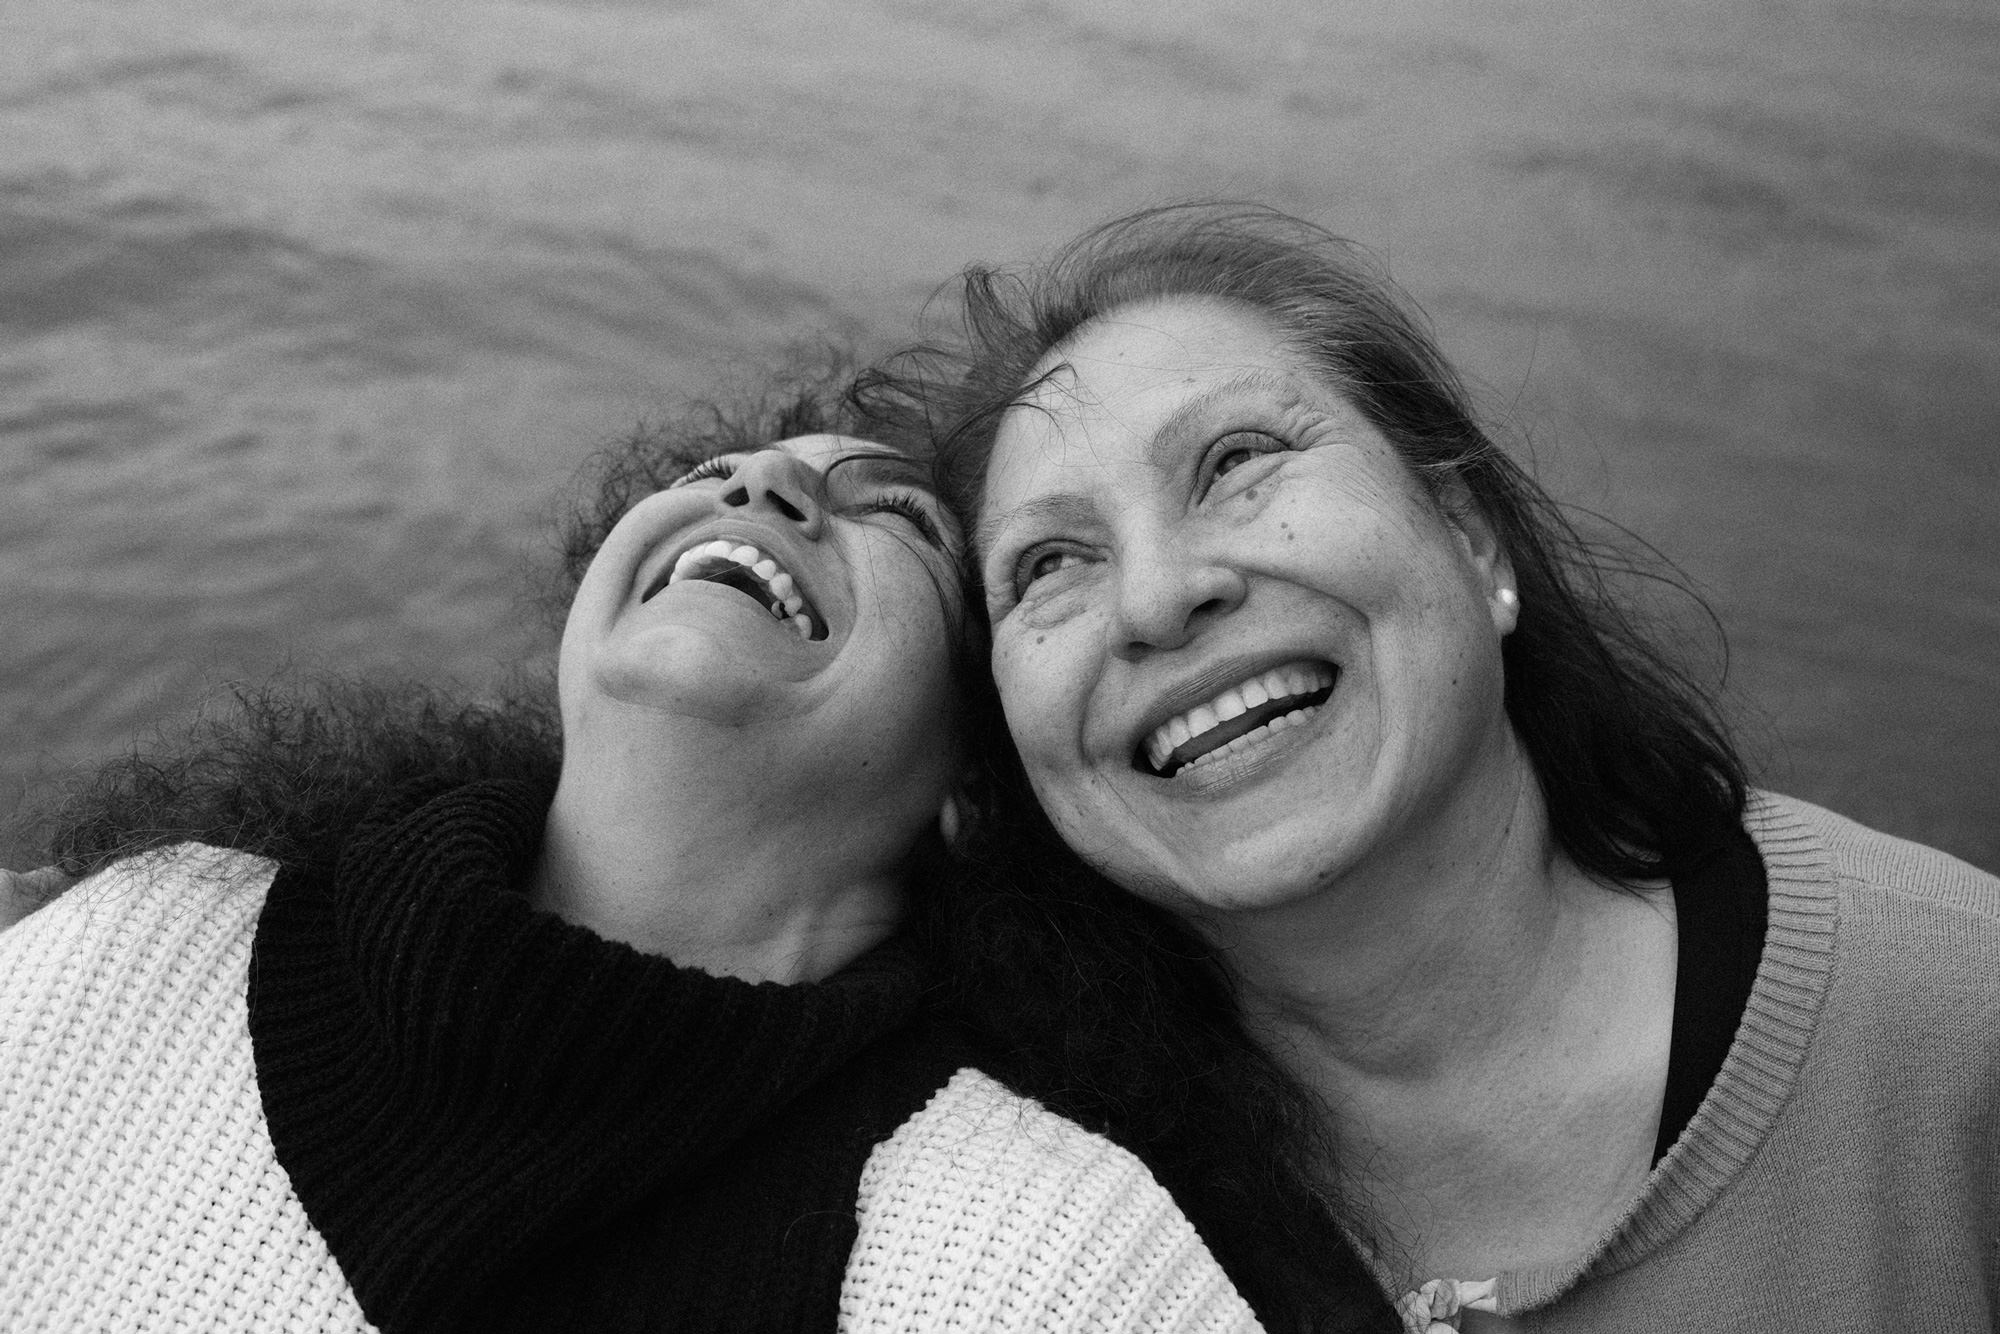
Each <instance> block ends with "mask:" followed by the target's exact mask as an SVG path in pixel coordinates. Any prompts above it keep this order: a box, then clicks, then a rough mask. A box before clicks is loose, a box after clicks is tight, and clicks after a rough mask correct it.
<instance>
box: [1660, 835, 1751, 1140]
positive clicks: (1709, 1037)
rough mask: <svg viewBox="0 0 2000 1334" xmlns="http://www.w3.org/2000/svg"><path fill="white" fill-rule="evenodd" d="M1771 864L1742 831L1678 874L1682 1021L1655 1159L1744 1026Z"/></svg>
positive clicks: (1683, 1125) (1678, 1014)
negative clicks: (1767, 870) (1766, 871)
mask: <svg viewBox="0 0 2000 1334" xmlns="http://www.w3.org/2000/svg"><path fill="white" fill-rule="evenodd" d="M1770 892H1771V891H1770V882H1769V880H1768V879H1767V878H1766V876H1765V874H1764V859H1763V857H1762V856H1761V855H1760V854H1759V853H1758V851H1757V845H1756V844H1755V843H1753V842H1752V841H1751V839H1750V835H1749V834H1748V833H1746V832H1745V831H1744V830H1743V828H1742V826H1740V825H1738V826H1735V827H1734V828H1732V829H1731V830H1730V834H1729V837H1727V838H1724V839H1722V840H1721V841H1719V842H1718V843H1717V844H1716V845H1715V846H1714V847H1713V848H1711V849H1709V850H1708V852H1707V853H1706V854H1704V855H1703V856H1700V857H1697V858H1695V859H1694V860H1693V862H1692V863H1691V864H1690V865H1689V866H1688V867H1687V869H1686V870H1684V871H1683V872H1682V873H1681V874H1679V875H1676V876H1675V877H1674V922H1675V933H1676V935H1677V936H1678V938H1679V955H1678V959H1677V961H1676V963H1675V965H1674V1022H1673V1033H1672V1036H1671V1038H1670V1039H1669V1043H1670V1046H1669V1049H1668V1054H1667V1088H1666V1093H1665V1096H1663V1097H1662V1098H1661V1100H1660V1132H1659V1135H1658V1137H1657V1139H1656V1140H1655V1141H1654V1145H1653V1162H1654V1163H1655V1164H1657V1163H1658V1162H1659V1161H1660V1159H1662V1158H1664V1157H1666V1156H1667V1150H1668V1149H1671V1148H1672V1147H1673V1146H1674V1141H1675V1140H1677V1139H1679V1138H1680V1137H1681V1132H1682V1131H1683V1130H1685V1129H1687V1124H1688V1122H1689V1121H1691V1120H1693V1119H1694V1114H1695V1111H1696V1109H1698V1108H1699V1107H1700V1106H1701V1100H1702V1099H1703V1098H1706V1097H1707V1096H1708V1091H1709V1089H1710V1088H1712V1087H1714V1085H1715V1077H1716V1075H1718V1074H1720V1073H1721V1071H1722V1062H1723V1058H1725V1057H1726V1056H1728V1055H1729V1047H1730V1044H1731V1043H1733V1042H1735V1040H1736V1030H1737V1028H1738V1027H1739V1026H1740V1025H1741V1024H1742V1022H1743V1009H1744V1007H1745V1006H1746V1005H1748V1004H1749V1003H1750V988H1751V987H1752V986H1753V985H1754V984H1755V983H1756V981H1757V964H1758V961H1759V960H1760V959H1762V958H1763V956H1764V931H1765V927H1766V925H1767V919H1768V918H1769V915H1770Z"/></svg>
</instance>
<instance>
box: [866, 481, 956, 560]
mask: <svg viewBox="0 0 2000 1334" xmlns="http://www.w3.org/2000/svg"><path fill="white" fill-rule="evenodd" d="M862 508H863V509H864V510H867V511H870V512H873V511H877V510H890V511H892V512H894V513H896V514H900V515H902V516H903V517H904V518H905V519H908V520H909V521H910V524H911V526H912V527H914V528H915V529H916V530H917V531H918V532H919V533H921V534H923V537H924V540H925V541H926V542H929V543H930V544H931V545H932V546H934V547H937V548H940V549H942V548H943V547H944V531H943V530H942V529H941V528H939V527H938V522H937V520H936V519H934V518H932V517H931V513H930V511H929V510H928V509H926V508H925V507H924V506H923V505H922V504H921V503H919V502H918V501H917V500H916V499H915V498H914V497H912V496H907V495H904V494H902V493H901V492H898V491H891V492H889V493H888V494H886V495H882V496H877V497H876V498H875V499H873V500H871V501H869V502H868V503H867V504H866V505H864V506H863V507H862Z"/></svg>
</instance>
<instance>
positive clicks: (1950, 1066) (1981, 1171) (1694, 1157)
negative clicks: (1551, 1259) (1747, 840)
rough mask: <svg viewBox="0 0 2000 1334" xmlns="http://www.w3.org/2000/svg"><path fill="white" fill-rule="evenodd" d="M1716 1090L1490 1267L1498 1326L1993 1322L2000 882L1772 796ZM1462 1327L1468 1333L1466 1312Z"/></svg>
mask: <svg viewBox="0 0 2000 1334" xmlns="http://www.w3.org/2000/svg"><path fill="white" fill-rule="evenodd" d="M1745 827H1746V828H1747V829H1748V830H1749V832H1750V835H1751V837H1752V838H1754V839H1755V840H1756V842H1757V846H1758V848H1759V850H1760V851H1761V852H1762V854H1763V857H1764V866H1765V870H1766V872H1767V874H1768V876H1769V879H1770V926H1769V930H1768V932H1767V934H1766V937H1765V944H1764V954H1763V959H1762V962H1761V964H1760V965H1759V967H1758V970H1757V981H1756V984H1755V986H1754V988H1753V989H1752V991H1751V994H1750V1002H1749V1005H1748V1007H1747V1008H1746V1010H1745V1012H1744V1015H1743V1021H1742V1023H1741V1025H1740V1026H1739V1027H1738V1029H1737V1033H1736V1040H1735V1044H1734V1046H1732V1048H1731V1049H1730V1052H1729V1056H1728V1059H1727V1060H1726V1061H1725V1062H1724V1064H1723V1067H1722V1071H1721V1073H1720V1075H1718V1076H1717V1078H1716V1081H1715V1085H1714V1087H1713V1088H1712V1089H1710V1091H1709V1094H1708V1096H1707V1098H1706V1099H1705V1100H1704V1101H1703V1102H1702V1104H1701V1108H1700V1110H1699V1111H1698V1112H1697V1113H1696V1114H1695V1117H1694V1119H1693V1121H1691V1122H1690V1123H1689V1125H1688V1127H1687V1129H1686V1130H1685V1131H1684V1132H1683V1133H1682V1134H1681V1137H1680V1139H1679V1140H1678V1141H1677V1142H1676V1143H1675V1145H1674V1147H1673V1149H1672V1150H1671V1151H1670V1152H1669V1153H1668V1154H1667V1156H1666V1157H1665V1158H1664V1159H1662V1160H1661V1162H1660V1164H1659V1166H1658V1167H1657V1168H1655V1169H1654V1172H1653V1174H1652V1177H1651V1179H1649V1180H1648V1181H1647V1183H1646V1185H1645V1188H1644V1190H1643V1191H1642V1192H1641V1194H1640V1196H1639V1198H1638V1200H1637V1201H1635V1202H1634V1204H1633V1206H1632V1208H1631V1209H1630V1210H1629V1211H1628V1212H1627V1213H1626V1215H1625V1217H1624V1218H1623V1219H1622V1220H1621V1221H1620V1222H1619V1223H1618V1224H1617V1225H1616V1226H1614V1227H1613V1228H1612V1229H1611V1230H1610V1231H1609V1232H1607V1233H1606V1234H1605V1235H1604V1237H1603V1238H1602V1239H1601V1240H1600V1241H1599V1242H1598V1243H1597V1245H1595V1246H1594V1247H1593V1248H1592V1249H1591V1251H1590V1252H1589V1254H1588V1255H1587V1256H1586V1257H1584V1258H1583V1259H1582V1260H1581V1261H1580V1262H1579V1263H1577V1264H1574V1265H1569V1266H1564V1267H1560V1268H1553V1269H1543V1270H1533V1271H1526V1272H1515V1273H1508V1274H1503V1275H1501V1276H1500V1282H1499V1289H1498V1292H1497V1294H1496V1295H1497V1297H1498V1304H1499V1309H1500V1310H1501V1311H1502V1312H1504V1313H1507V1314H1511V1315H1513V1316H1514V1317H1515V1320H1514V1321H1513V1322H1509V1325H1508V1327H1510V1328H1525V1329H1535V1330H1551V1331H1567V1330H1576V1331H1584V1330H1588V1331H1593V1332H1594V1334H1615V1332H1616V1331H1621V1330H1630V1331H1648V1332H1664V1331H1681V1330H1702V1331H1708V1330H1757V1331H1777V1330H1812V1331H1814V1334H1878V1332H1879V1331H1900V1330H1923V1331H1927V1332H1932V1331H1973V1330H1979V1331H1988V1330H1992V1329H1994V1328H1995V1327H1996V1319H2000V879H1996V878H1995V877H1993V876H1991V875H1988V874H1986V873H1985V872H1983V871H1980V870H1977V869H1975V868H1974V867H1971V866H1968V865H1966V864H1965V863H1963V862H1961V861H1958V860H1956V859H1955V858H1952V857H1949V856H1946V855H1945V854H1943V853H1940V852H1936V851H1934V850H1932V849H1929V848H1925V847H1920V846H1918V845H1916V844H1913V843H1906V842H1904V841H1902V840H1900V839H1894V838H1890V837H1888V836H1887V835H1884V834H1879V833H1876V832H1874V831H1872V830H1869V829H1864V828H1862V827H1861V826H1860V825H1857V824H1855V823H1853V822H1852V821H1850V820H1846V819H1843V818H1841V817H1840V816H1838V815H1834V814H1832V813H1831V812H1828V811H1824V810H1821V809H1819V808H1818V807H1816V806H1810V805H1807V804H1806V803H1804V802H1801V801H1795V800H1792V799H1790V798H1787V797H1780V796H1774V795H1760V796H1758V797H1757V798H1755V799H1754V800H1753V802H1752V806H1751V810H1750V813H1749V816H1748V818H1747V820H1746V821H1745ZM1466 1325H1467V1326H1468V1328H1475V1329H1476V1328H1478V1327H1479V1326H1478V1324H1477V1320H1476V1318H1475V1319H1468V1320H1467V1321H1466Z"/></svg>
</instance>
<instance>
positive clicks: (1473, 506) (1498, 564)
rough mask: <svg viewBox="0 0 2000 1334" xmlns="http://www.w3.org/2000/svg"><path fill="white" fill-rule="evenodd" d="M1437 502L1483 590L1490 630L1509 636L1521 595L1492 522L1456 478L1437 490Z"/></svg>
mask: <svg viewBox="0 0 2000 1334" xmlns="http://www.w3.org/2000/svg"><path fill="white" fill-rule="evenodd" d="M1438 501H1439V504H1440V505H1441V506H1442V508H1443V510H1444V518H1445V522H1446V523H1448V524H1450V525H1451V528H1452V531H1453V532H1454V533H1455V534H1456V535H1457V537H1458V543H1459V548H1460V550H1462V551H1463V552H1464V553H1465V557H1466V559H1467V560H1468V561H1469V562H1470V563H1471V565H1472V568H1473V570H1474V571H1475V572H1476V573H1477V576H1478V578H1479V581H1480V585H1481V586H1482V587H1483V588H1484V589H1485V590H1486V605H1487V607H1488V609H1489V610H1490V611H1491V613H1492V616H1493V628H1494V629H1495V630H1497V631H1499V632H1500V634H1501V635H1503V636H1505V635H1509V634H1512V633H1513V631H1514V627H1515V625H1517V624H1518V623H1519V622H1520V619H1521V595H1520V592H1519V591H1518V586H1517V585H1516V583H1515V580H1514V562H1513V560H1512V558H1511V557H1509V556H1508V554H1507V552H1506V549H1505V548H1503V547H1502V546H1501V545H1500V536H1499V534H1498V533H1497V532H1495V531H1494V528H1493V521H1492V520H1491V519H1489V518H1488V517H1487V516H1486V511H1485V510H1483V509H1481V508H1480V506H1479V502H1478V501H1477V500H1475V499H1473V496H1472V491H1471V489H1470V488H1468V487H1467V486H1466V484H1465V483H1464V482H1463V481H1462V480H1461V479H1459V478H1457V477H1453V478H1451V479H1450V480H1448V481H1446V482H1445V484H1444V485H1443V486H1442V487H1441V488H1439V496H1438Z"/></svg>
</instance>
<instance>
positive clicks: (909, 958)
mask: <svg viewBox="0 0 2000 1334" xmlns="http://www.w3.org/2000/svg"><path fill="white" fill-rule="evenodd" d="M550 797H551V792H550V790H549V789H548V788H546V787H543V786H539V785H530V784H523V783H512V782H490V783H481V784H475V785H473V786H470V787H464V788H459V789H456V790H448V791H442V792H440V791H435V790H432V791H417V792H413V793H409V794H405V795H404V796H403V797H401V798H399V799H398V800H396V801H395V802H393V803H392V804H390V805H389V806H388V807H387V808H386V809H383V810H378V811H377V813H376V814H375V815H374V816H372V817H371V818H370V820H369V821H368V822H367V823H365V824H364V825H363V826H362V827H361V828H360V829H359V830H358V831H357V832H356V834H355V835H354V836H353V838H352V839H351V841H350V842H349V844H348V845H347V848H346V850H345V851H344V853H343V856H342V859H341V862H340V866H339V869H338V872H337V873H335V874H326V873H324V872H320V873H315V872H312V871H304V870H298V869H294V868H287V869H285V870H283V871H282V872H280V873H279V875H278V876H277V878H276V880H275V881H274V882H273V884H272V886H271V890H270V897H269V900H268V903H267V905H266V907H265V909H264V912H263V915H262V917H261V919H260V921H259V923H258V928H257V937H256V946H255V954H254V957H253V960H252V965H251V983H250V993H249V1006H250V1034H251V1040H252V1044H253V1049H254V1051H255V1056H256V1063H257V1079H258V1085H259V1088H260V1090H261V1092H262V1096H263V1101H264V1109H265V1113H266V1116H267V1118H268V1120H269V1122H270V1132H271V1139H272V1143H273V1145H274V1146H275V1148H276V1151H277V1156H278V1160H279V1161H280V1162H281V1163H282V1164H283V1165H284V1168H285V1170H286V1172H287V1173H288V1174H289V1175H290V1177H291V1181H292V1185H293V1188H294V1189H295V1190H296V1191H297V1193H298V1197H299V1200H300V1202H301V1203H302V1204H303V1205H304V1207H305V1211H306V1214H307V1216H308V1217H309V1218H310V1219H311V1220H312V1223H313V1226H314V1227H315V1228H317V1229H318V1231H319V1232H320V1234H321V1235H322V1236H323V1237H324V1238H325V1240H326V1243H327V1245H328V1246H329V1247H330V1249H331V1250H332V1252H333V1254H334V1256H335V1258H336V1259H338V1261H339V1262H340V1266H341V1270H342V1272H343V1273H344V1274H345V1276H346V1278H347V1280H348V1283H349V1284H350V1285H351V1286H352V1288H353V1290H354V1293H355V1296H356V1298H357V1299H358V1300H359V1302H360V1305H361V1309H362V1311H363V1312H364V1313H365V1314H366V1315H367V1317H368V1319H369V1320H371V1321H372V1322H374V1323H375V1324H376V1325H378V1326H379V1327H381V1328H382V1329H384V1330H385V1331H390V1332H391V1334H399V1332H400V1331H416V1330H423V1331H431V1330H475V1329H476V1330H496V1331H504V1330H563V1329H592V1330H607V1331H613V1330H615V1331H642V1330H662V1331H665V1330H672V1331H676V1334H683V1332H688V1331H702V1330H758V1331H771V1330H800V1331H805V1330H810V1331H813V1332H814V1334H824V1331H826V1330H829V1329H832V1328H834V1326H835V1324H836V1320H837V1313H838V1299H839V1292H840V1284H841V1279H842V1276H843V1274H844V1272H845V1269H846V1265H847V1258H848V1252H849V1250H850V1248H851V1246H852V1244H853V1241H854V1238H855V1235H856V1225H855V1218H854V1208H855V1194H856V1186H857V1183H858V1181H859V1178H860V1174H861V1169H862V1167H863V1165H864V1163H865V1162H866V1161H867V1158H868V1155H869V1154H870V1152H871V1151H872V1150H873V1149H874V1148H875V1146H876V1145H877V1144H879V1143H880V1142H881V1141H883V1140H884V1139H886V1138H888V1136H889V1135H890V1134H891V1133H893V1132H894V1130H895V1129H896V1127H897V1126H898V1125H900V1124H901V1123H902V1122H903V1121H905V1120H907V1119H908V1118H909V1117H910V1116H911V1115H912V1114H913V1113H915V1112H916V1111H918V1110H919V1109H921V1108H922V1107H923V1105H924V1104H925V1103H926V1102H927V1101H929V1099H930V1098H931V1096H932V1095H933V1094H934V1093H935V1092H936V1091H937V1090H938V1089H939V1088H941V1087H942V1086H943V1085H944V1084H945V1082H946V1081H947V1080H948V1079H950V1077H951V1075H952V1074H953V1072H954V1071H955V1070H957V1069H958V1068H959V1067H960V1066H961V1065H964V1064H968V1063H969V1062H968V1061H966V1060H964V1059H963V1056H964V1052H963V1048H962V1047H961V1046H960V1045H959V1043H958V1040H957V1039H956V1037H955V1036H953V1035H951V1034H950V1033H947V1032H945V1031H942V1030H941V1028H940V1027H939V1026H938V1025H937V1024H936V1023H935V1022H934V1021H932V1020H930V1019H929V1018H928V1017H927V1016H926V1011H925V1007H923V1006H922V1005H920V1004H919V1001H920V998H921V996H922V994H923V992H924V990H925V987H926V978H925V975H924V971H923V969H922V967H921V966H920V964H919V961H918V959H917V957H916V956H915V954H914V953H913V952H912V951H910V950H908V949H907V948H906V947H904V946H901V945H899V944H897V943H895V942H891V943H890V944H887V945H884V946H882V947H880V948H878V949H876V950H874V951H872V952H871V953H870V954H868V955H867V956H865V957H864V958H862V959H861V960H859V961H857V962H856V963H855V964H853V965H852V966H850V967H848V968H846V969H844V970H842V971H841V972H840V973H839V974H838V975H836V976H835V977H833V978H831V979H828V980H827V981H824V982H820V983H815V984H808V985H799V986H779V985H776V984H772V983H756V984H753V983H749V982H744V981H740V980H737V979H733V978H723V977H714V976H711V975H708V974H706V973H702V972H698V971H695V970H692V969H686V968H680V967H676V966H675V965H674V964H672V963H671V962H669V961H668V960H666V959H663V958H659V957H656V956H652V955H647V954H642V953H640V952H639V951H637V950H634V949H632V948H630V947H629V946H626V945H623V944H620V943H617V942H613V941H607V940H605V939H603V938H601V937H599V936H597V935H595V934H593V933H592V932H590V931H587V930H584V929H583V928H580V927H577V926H573V925H571V924H569V923H567V922H564V921H562V920H560V919H559V918H556V917H554V916H552V915H550V914H547V913H543V912H539V911H536V910H535V909H534V908H532V907H531V906H530V905H529V904H528V902H527V899H526V897H525V895H523V894H522V893H521V892H520V889H521V887H522V886H523V885H524V884H525V883H526V880H527V876H528V872H529V869H530V867H531V865H532V860H533V858H534V856H535V854H536V851H537V849H538V847H539V842H540V838H541V829H542V822H543V819H544V817H545V815H546V812H547V810H548V806H549V801H550Z"/></svg>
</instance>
